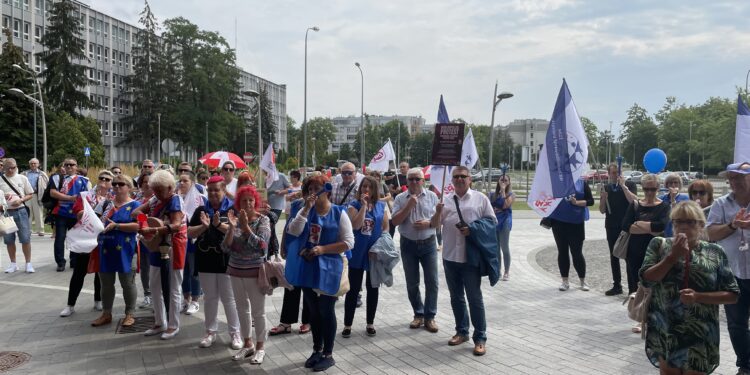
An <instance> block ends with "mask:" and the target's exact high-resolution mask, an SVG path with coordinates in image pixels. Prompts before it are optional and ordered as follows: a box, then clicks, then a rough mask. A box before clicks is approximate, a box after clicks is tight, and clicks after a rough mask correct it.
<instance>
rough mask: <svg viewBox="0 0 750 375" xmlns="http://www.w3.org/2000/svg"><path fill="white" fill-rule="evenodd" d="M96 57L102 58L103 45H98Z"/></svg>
mask: <svg viewBox="0 0 750 375" xmlns="http://www.w3.org/2000/svg"><path fill="white" fill-rule="evenodd" d="M96 59H97V60H99V61H101V60H102V46H100V45H97V46H96Z"/></svg>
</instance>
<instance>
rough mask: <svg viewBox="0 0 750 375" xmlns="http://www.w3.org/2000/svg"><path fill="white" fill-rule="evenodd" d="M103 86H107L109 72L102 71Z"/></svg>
mask: <svg viewBox="0 0 750 375" xmlns="http://www.w3.org/2000/svg"><path fill="white" fill-rule="evenodd" d="M104 87H109V73H104Z"/></svg>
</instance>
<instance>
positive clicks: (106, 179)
mask: <svg viewBox="0 0 750 375" xmlns="http://www.w3.org/2000/svg"><path fill="white" fill-rule="evenodd" d="M99 181H106V182H110V181H112V179H111V178H107V177H99Z"/></svg>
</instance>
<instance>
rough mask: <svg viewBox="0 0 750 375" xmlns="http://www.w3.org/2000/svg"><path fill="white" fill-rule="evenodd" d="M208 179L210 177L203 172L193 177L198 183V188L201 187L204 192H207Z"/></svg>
mask: <svg viewBox="0 0 750 375" xmlns="http://www.w3.org/2000/svg"><path fill="white" fill-rule="evenodd" d="M201 169H202V168H201ZM209 178H211V176H210V175H209V174H208V172H206V171H205V170H204V171H200V172H198V174H197V175H196V176H195V179H196V181H197V183H198V186H201V187H202V188H203V190H204V191H205V190H207V188H208V179H209Z"/></svg>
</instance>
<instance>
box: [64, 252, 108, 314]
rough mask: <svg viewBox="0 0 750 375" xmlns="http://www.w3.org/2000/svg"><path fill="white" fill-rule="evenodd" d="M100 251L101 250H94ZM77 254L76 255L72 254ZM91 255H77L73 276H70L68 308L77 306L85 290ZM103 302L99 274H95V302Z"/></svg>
mask: <svg viewBox="0 0 750 375" xmlns="http://www.w3.org/2000/svg"><path fill="white" fill-rule="evenodd" d="M94 251H99V249H98V248H97V249H94ZM71 254H75V253H71ZM90 256H91V254H76V262H75V264H74V267H73V275H72V276H70V285H69V286H68V306H75V305H76V301H77V300H78V296H79V295H80V294H81V289H83V280H85V279H86V273H87V270H88V268H89V257H90ZM101 300H102V283H101V282H100V281H99V273H95V274H94V301H101Z"/></svg>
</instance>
